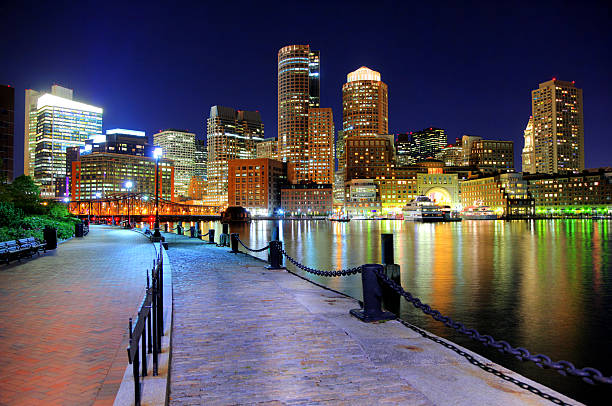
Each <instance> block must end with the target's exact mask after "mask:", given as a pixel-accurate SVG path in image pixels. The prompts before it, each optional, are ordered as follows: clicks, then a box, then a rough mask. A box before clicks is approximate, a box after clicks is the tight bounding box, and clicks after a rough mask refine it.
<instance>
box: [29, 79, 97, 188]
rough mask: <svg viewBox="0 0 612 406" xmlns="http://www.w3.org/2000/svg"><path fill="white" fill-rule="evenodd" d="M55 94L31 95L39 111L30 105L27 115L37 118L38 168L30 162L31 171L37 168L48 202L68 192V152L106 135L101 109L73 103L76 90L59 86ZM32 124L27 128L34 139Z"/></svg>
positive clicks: (36, 154) (35, 153)
mask: <svg viewBox="0 0 612 406" xmlns="http://www.w3.org/2000/svg"><path fill="white" fill-rule="evenodd" d="M52 92H53V93H54V94H53V93H45V94H43V95H36V94H34V93H30V96H34V98H35V99H36V110H35V111H32V110H30V108H31V106H28V105H27V104H26V113H27V114H29V115H30V117H32V115H33V114H34V115H35V116H36V121H35V122H36V127H35V128H36V134H35V142H34V164H33V165H32V162H31V161H30V168H32V166H33V170H34V181H35V182H36V184H38V186H39V187H40V190H41V196H42V197H45V198H53V197H58V196H60V194H58V192H59V191H60V190H65V188H66V184H67V179H66V149H67V148H69V147H83V146H84V145H85V140H87V139H88V138H90V137H92V136H94V135H97V134H101V133H102V112H103V110H102V109H101V108H99V107H95V106H91V105H88V104H85V103H80V102H76V101H73V100H72V99H71V98H70V97H72V90H70V89H65V88H62V87H61V86H57V85H55V86H54V87H53V91H52ZM58 95H61V96H58ZM26 99H28V91H26ZM31 100H32V98H31V97H30V100H27V101H31ZM32 124H33V121H32V120H30V122H29V123H28V125H27V126H26V131H28V132H29V133H28V136H31V135H32V131H33V128H32ZM29 144H30V145H31V139H30V142H29ZM30 157H32V154H31V153H30Z"/></svg>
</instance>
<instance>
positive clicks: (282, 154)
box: [278, 45, 320, 181]
mask: <svg viewBox="0 0 612 406" xmlns="http://www.w3.org/2000/svg"><path fill="white" fill-rule="evenodd" d="M319 74H320V62H319V51H313V50H311V49H310V46H309V45H288V46H286V47H283V48H281V49H280V50H279V51H278V154H279V159H280V160H281V161H283V162H291V163H293V164H295V168H296V174H297V178H298V181H306V180H308V171H309V169H308V110H309V108H311V107H312V108H316V107H319V105H320V93H319V91H320V77H319Z"/></svg>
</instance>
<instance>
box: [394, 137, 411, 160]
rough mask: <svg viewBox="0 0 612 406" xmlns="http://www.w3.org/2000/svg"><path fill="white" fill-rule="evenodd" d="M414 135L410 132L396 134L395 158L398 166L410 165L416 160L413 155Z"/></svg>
mask: <svg viewBox="0 0 612 406" xmlns="http://www.w3.org/2000/svg"><path fill="white" fill-rule="evenodd" d="M412 150H413V148H412V135H411V134H408V133H403V134H397V135H396V136H395V154H396V155H395V157H396V158H395V159H396V161H397V162H396V163H397V166H408V165H412V164H413V163H414V162H415V159H414V158H413V156H412Z"/></svg>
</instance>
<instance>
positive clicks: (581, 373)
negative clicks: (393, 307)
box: [377, 271, 612, 384]
mask: <svg viewBox="0 0 612 406" xmlns="http://www.w3.org/2000/svg"><path fill="white" fill-rule="evenodd" d="M377 275H378V277H379V278H380V279H381V280H383V281H384V282H385V283H386V284H387V285H389V287H390V288H391V289H393V290H394V291H395V292H397V293H398V294H399V295H400V296H403V297H404V299H406V300H407V301H408V302H410V303H411V304H412V305H413V306H414V307H416V308H417V309H420V310H421V311H422V312H423V313H425V314H427V315H429V316H431V317H432V318H433V319H434V320H437V321H439V322H442V323H444V325H446V326H447V327H451V328H453V329H455V330H457V331H458V332H459V333H461V334H464V335H466V336H468V337H470V338H471V339H472V340H475V341H479V342H481V343H482V344H484V345H485V346H490V347H493V348H495V349H497V350H498V351H499V352H502V353H508V354H511V355H513V356H515V357H516V358H517V359H518V360H520V361H531V362H533V363H535V364H536V365H537V366H538V367H540V368H550V369H554V370H556V371H557V372H559V373H560V374H561V375H567V374H570V375H573V376H577V377H580V378H582V380H584V381H585V382H587V383H590V384H595V383H606V384H612V377H606V376H603V374H602V373H601V372H600V371H598V370H597V369H595V368H589V367H586V368H576V367H575V366H574V364H572V363H571V362H569V361H564V360H561V361H552V360H551V359H550V357H548V356H546V355H544V354H537V355H531V353H530V352H529V351H528V350H527V349H526V348H523V347H516V348H515V347H512V346H511V345H510V344H509V343H508V342H507V341H503V340H500V341H497V340H495V339H494V338H493V337H491V336H490V335H482V334H480V333H479V332H478V331H476V330H474V329H468V328H466V327H465V326H464V325H463V324H462V323H459V322H456V321H454V320H453V319H451V318H450V317H448V316H443V315H442V314H441V313H440V312H439V311H438V310H435V309H432V308H431V306H429V305H428V304H425V303H423V302H421V300H420V299H419V298H416V297H413V296H412V294H410V292H406V291H405V290H404V289H403V288H402V287H401V286H400V285H399V284H398V283H396V282H394V281H393V280H391V279H390V278H389V277H388V276H387V275H385V273H384V272H380V271H379V272H377Z"/></svg>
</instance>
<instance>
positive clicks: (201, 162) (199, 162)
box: [193, 138, 208, 181]
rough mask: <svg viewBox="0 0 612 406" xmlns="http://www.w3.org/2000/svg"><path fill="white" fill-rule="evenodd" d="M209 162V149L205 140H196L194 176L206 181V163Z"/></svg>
mask: <svg viewBox="0 0 612 406" xmlns="http://www.w3.org/2000/svg"><path fill="white" fill-rule="evenodd" d="M207 162H208V151H207V147H206V141H205V140H199V139H197V138H196V140H195V156H194V169H193V176H196V177H198V178H200V179H202V180H204V181H206V165H207Z"/></svg>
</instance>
